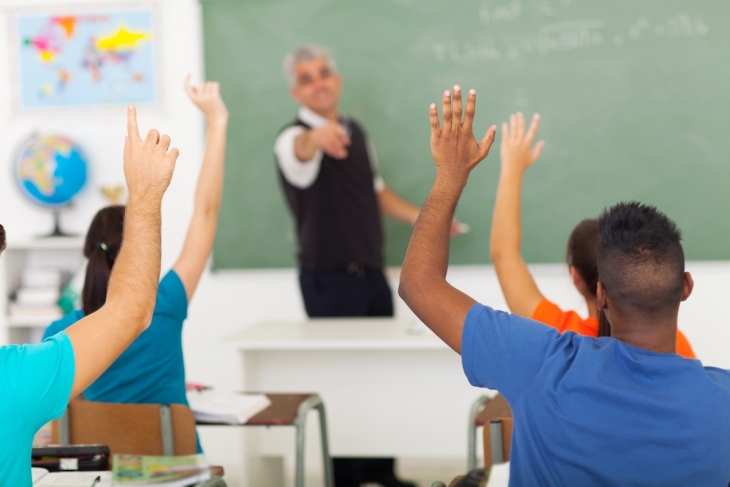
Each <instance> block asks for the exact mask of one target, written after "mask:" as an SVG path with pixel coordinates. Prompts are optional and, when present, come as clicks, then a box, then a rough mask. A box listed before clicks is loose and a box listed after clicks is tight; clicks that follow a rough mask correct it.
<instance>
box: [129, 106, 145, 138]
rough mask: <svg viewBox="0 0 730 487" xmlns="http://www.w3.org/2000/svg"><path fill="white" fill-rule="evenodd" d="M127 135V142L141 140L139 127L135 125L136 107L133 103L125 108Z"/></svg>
mask: <svg viewBox="0 0 730 487" xmlns="http://www.w3.org/2000/svg"><path fill="white" fill-rule="evenodd" d="M127 136H128V137H129V142H130V143H131V142H134V141H138V140H142V137H140V136H139V127H137V108H136V107H135V106H134V105H129V109H128V110H127Z"/></svg>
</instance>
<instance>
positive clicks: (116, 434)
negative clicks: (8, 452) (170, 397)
mask: <svg viewBox="0 0 730 487" xmlns="http://www.w3.org/2000/svg"><path fill="white" fill-rule="evenodd" d="M195 438H196V437H195V416H193V412H192V411H191V410H190V408H188V407H187V406H184V405H182V404H172V405H170V406H166V405H162V404H116V403H106V402H94V401H71V402H70V403H69V404H68V408H67V409H66V412H65V413H64V415H63V417H62V418H61V419H60V420H59V423H58V427H57V428H54V431H53V440H54V443H58V444H62V445H79V444H89V443H97V444H102V445H107V446H109V452H110V453H111V454H112V455H114V454H116V453H129V454H134V455H195V453H196V452H197V446H196V441H195Z"/></svg>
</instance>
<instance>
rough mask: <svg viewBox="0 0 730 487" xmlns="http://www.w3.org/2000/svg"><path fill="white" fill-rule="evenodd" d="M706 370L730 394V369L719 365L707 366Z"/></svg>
mask: <svg viewBox="0 0 730 487" xmlns="http://www.w3.org/2000/svg"><path fill="white" fill-rule="evenodd" d="M705 372H706V373H707V375H708V376H709V377H710V379H711V380H712V381H714V382H715V383H716V384H717V385H718V386H720V387H722V388H723V389H724V390H725V391H726V392H727V394H728V396H730V370H726V369H721V368H718V367H705Z"/></svg>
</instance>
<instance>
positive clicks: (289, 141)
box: [274, 125, 324, 189]
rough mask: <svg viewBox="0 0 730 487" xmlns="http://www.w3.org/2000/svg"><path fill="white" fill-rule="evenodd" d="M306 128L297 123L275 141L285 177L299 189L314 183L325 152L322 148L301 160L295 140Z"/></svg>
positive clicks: (278, 160) (277, 157)
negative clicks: (307, 158) (310, 156)
mask: <svg viewBox="0 0 730 487" xmlns="http://www.w3.org/2000/svg"><path fill="white" fill-rule="evenodd" d="M305 130H306V129H305V128H304V127H302V126H300V125H295V126H293V127H289V128H287V129H285V130H283V131H282V132H281V133H280V134H279V136H278V137H277V138H276V142H275V143H274V154H275V155H276V161H277V163H278V164H279V169H281V173H282V174H283V175H284V179H286V181H287V182H288V183H289V184H291V185H292V186H294V187H295V188H299V189H306V188H308V187H310V186H311V185H312V184H314V181H316V180H317V176H318V175H319V168H320V166H321V164H322V157H323V156H324V153H323V152H322V151H320V150H318V151H316V152H315V153H314V156H313V157H312V158H311V159H310V160H308V161H300V160H299V159H297V156H296V154H295V153H294V141H295V140H296V138H297V137H298V136H299V134H301V133H302V132H304V131H305Z"/></svg>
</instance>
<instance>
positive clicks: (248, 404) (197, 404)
mask: <svg viewBox="0 0 730 487" xmlns="http://www.w3.org/2000/svg"><path fill="white" fill-rule="evenodd" d="M188 403H189V404H190V409H192V411H193V414H195V419H196V420H198V421H199V422H201V423H228V424H243V423H245V422H246V421H248V420H249V419H251V418H252V417H253V416H255V415H256V414H258V413H260V412H261V411H263V410H264V409H266V408H267V407H269V406H270V405H271V401H269V398H268V397H266V395H264V394H239V393H236V392H226V391H215V390H211V389H207V390H203V391H189V392H188Z"/></svg>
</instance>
